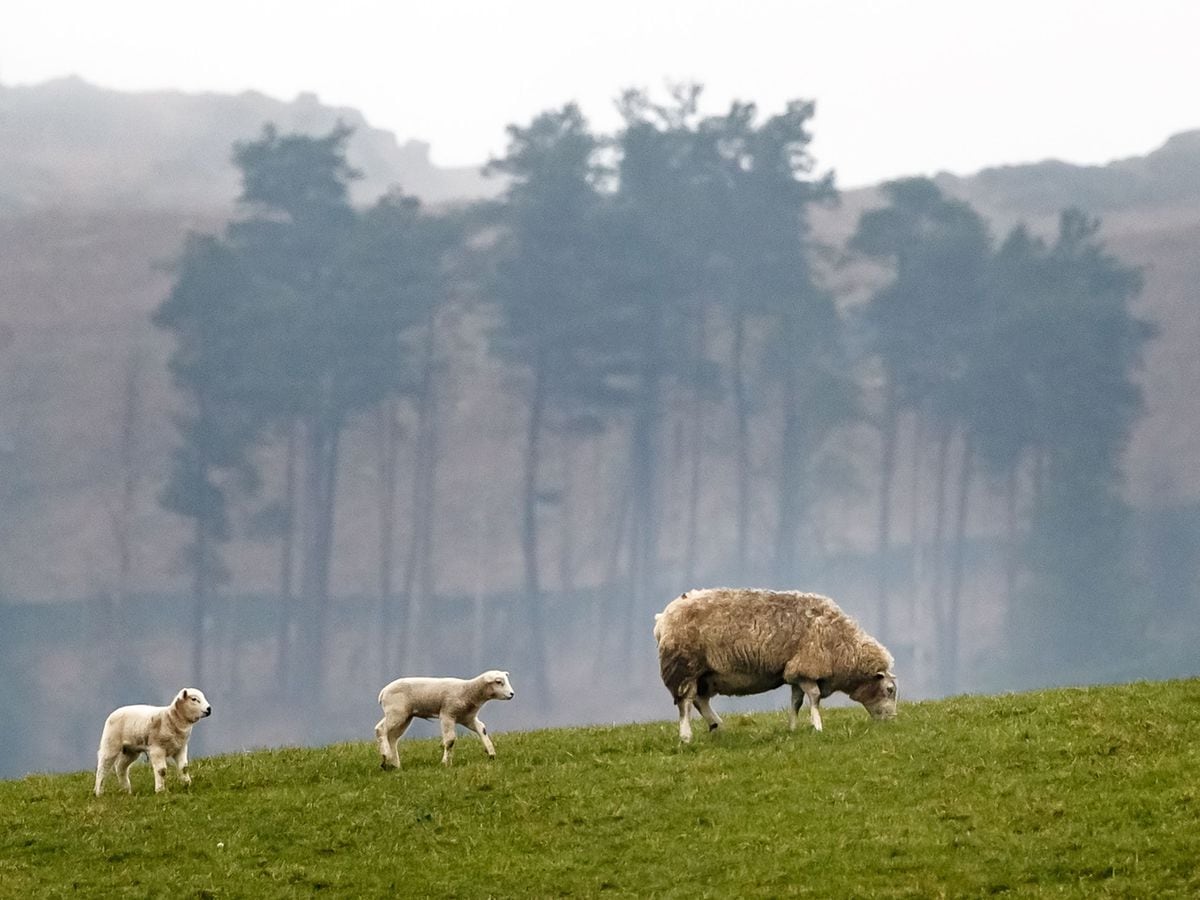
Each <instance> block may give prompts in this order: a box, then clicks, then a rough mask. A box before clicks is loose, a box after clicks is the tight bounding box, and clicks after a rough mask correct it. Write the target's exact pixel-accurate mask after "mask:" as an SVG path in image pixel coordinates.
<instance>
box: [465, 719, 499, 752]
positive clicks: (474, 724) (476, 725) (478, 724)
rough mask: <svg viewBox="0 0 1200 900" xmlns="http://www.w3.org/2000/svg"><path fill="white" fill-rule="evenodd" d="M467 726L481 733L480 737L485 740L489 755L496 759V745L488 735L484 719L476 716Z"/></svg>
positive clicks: (484, 746) (478, 733)
mask: <svg viewBox="0 0 1200 900" xmlns="http://www.w3.org/2000/svg"><path fill="white" fill-rule="evenodd" d="M466 726H467V727H468V728H470V729H471V730H472V731H473V732H475V733H476V734H477V735H479V739H480V740H481V741H483V749H484V750H486V751H487V755H488V757H489V758H490V759H495V758H496V747H495V745H494V744H493V743H492V739H491V738H490V737H488V733H487V726H486V725H484V724H483V720H482V719H480V718H479V717H478V716H476V717H475V718H474V719H472V720H471V721H470V722H467V723H466Z"/></svg>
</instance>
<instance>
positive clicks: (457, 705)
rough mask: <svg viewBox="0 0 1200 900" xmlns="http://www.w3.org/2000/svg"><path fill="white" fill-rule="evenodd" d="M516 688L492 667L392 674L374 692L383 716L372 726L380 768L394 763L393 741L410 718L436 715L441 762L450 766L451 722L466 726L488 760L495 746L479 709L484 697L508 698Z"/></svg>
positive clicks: (451, 756) (385, 767)
mask: <svg viewBox="0 0 1200 900" xmlns="http://www.w3.org/2000/svg"><path fill="white" fill-rule="evenodd" d="M515 693H516V692H515V691H514V690H513V688H512V685H511V684H509V681H508V673H507V672H501V671H498V670H496V669H491V670H490V671H487V672H484V673H483V674H482V675H476V676H475V677H474V678H472V679H470V680H467V679H463V678H397V679H396V680H395V681H393V682H392V683H391V684H389V685H388V686H387V687H385V688H384V689H383V690H382V691H380V692H379V705H380V706H382V707H383V718H382V719H380V720H379V724H378V725H376V726H375V737H376V738H378V740H379V753H380V756H382V758H383V761H382V762H381V763H380V764H379V765H380V768H383V769H394V768H396V767H398V766H399V765H400V756H399V754H398V753H397V751H396V742H397V741H399V740H400V736H401V735H402V734H404V732H405V730H406V729H407V728H408V726H409V723H410V722H412V720H413V719H414V718H420V719H432V718H435V717H436V718H437V719H439V720H440V721H441V723H442V748H443V750H442V764H443V765H447V766H448V765H450V763H451V760H452V759H453V756H454V726H455V725H456V724H458V725H462V726H464V727H466V728H469V729H471V730H472V731H473V732H475V733H476V734H477V735H479V739H480V740H482V741H483V749H484V750H486V751H487V755H488V757H489V758H491V759H495V758H496V748H495V747H494V746H493V745H492V739H491V738H490V737H488V733H487V726H486V725H484V724H483V722H482V721H480V719H479V716H478V713H479V708H480V707H481V706H483V704H485V703H487V702H488V701H489V700H511V699H512V698H513V695H514V694H515Z"/></svg>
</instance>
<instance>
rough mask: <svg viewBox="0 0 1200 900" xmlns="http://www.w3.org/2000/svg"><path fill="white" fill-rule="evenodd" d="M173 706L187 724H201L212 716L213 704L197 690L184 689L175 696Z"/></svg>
mask: <svg viewBox="0 0 1200 900" xmlns="http://www.w3.org/2000/svg"><path fill="white" fill-rule="evenodd" d="M171 706H173V707H174V708H175V710H176V711H177V712H178V713H179V714H180V715H181V716H183V718H184V721H186V722H199V721H200V720H201V719H203V718H204V717H205V716H211V715H212V704H210V703H209V702H208V700H207V699H206V698H205V696H204V694H203V693H202V692H200V691H198V690H196V689H195V688H184V689H183V690H182V691H180V692H179V693H178V694H176V695H175V700H174V701H173V702H172V703H171Z"/></svg>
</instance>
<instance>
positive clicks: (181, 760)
mask: <svg viewBox="0 0 1200 900" xmlns="http://www.w3.org/2000/svg"><path fill="white" fill-rule="evenodd" d="M187 766H188V758H187V744H184V745H183V747H182V748H180V750H179V755H178V756H176V757H175V768H177V769H178V770H179V780H180V781H182V782H183V783H184V784H188V785H190V784H191V783H192V776H191V774H190V773H189V772H188V770H187Z"/></svg>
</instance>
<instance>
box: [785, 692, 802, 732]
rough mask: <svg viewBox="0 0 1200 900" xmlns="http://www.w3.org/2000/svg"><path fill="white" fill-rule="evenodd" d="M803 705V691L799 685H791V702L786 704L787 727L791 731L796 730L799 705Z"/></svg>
mask: <svg viewBox="0 0 1200 900" xmlns="http://www.w3.org/2000/svg"><path fill="white" fill-rule="evenodd" d="M803 705H804V691H803V690H802V689H801V687H800V685H798V684H793V685H792V702H791V703H790V704H788V728H789V729H790V730H791V731H795V730H796V717H797V716H798V715H799V714H800V707H801V706H803Z"/></svg>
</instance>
